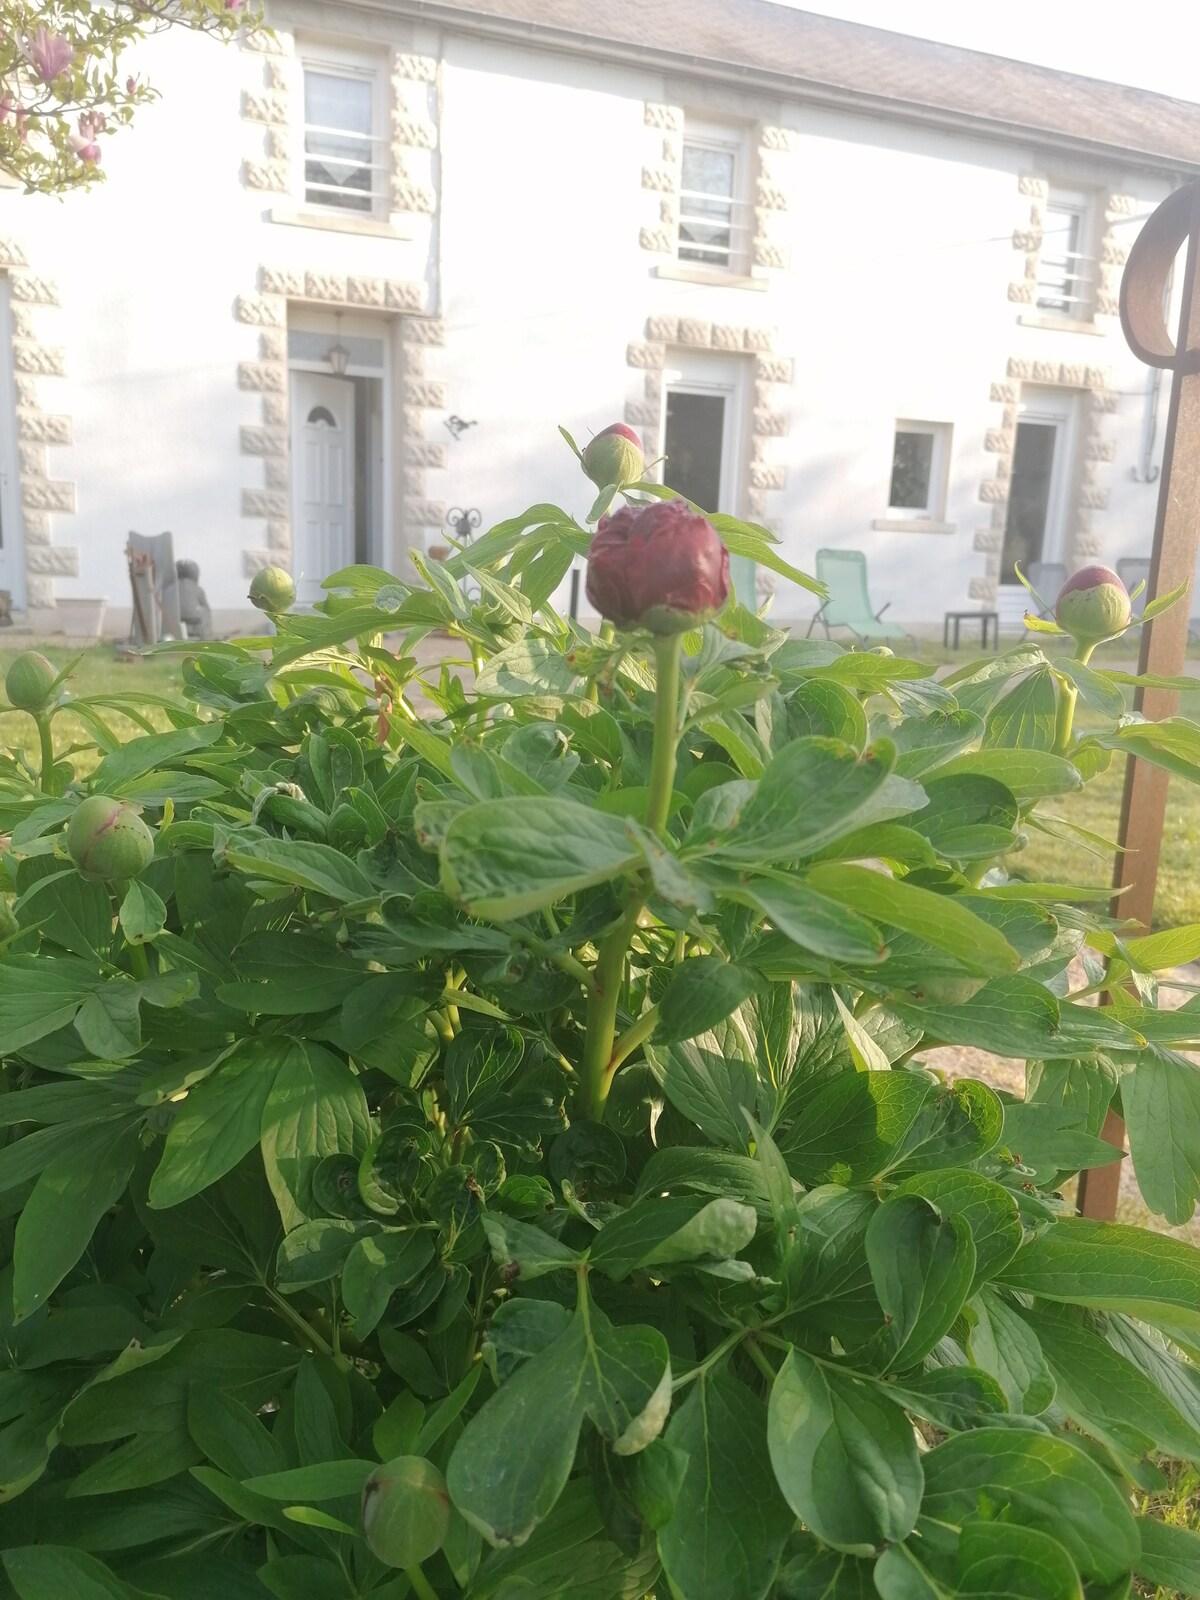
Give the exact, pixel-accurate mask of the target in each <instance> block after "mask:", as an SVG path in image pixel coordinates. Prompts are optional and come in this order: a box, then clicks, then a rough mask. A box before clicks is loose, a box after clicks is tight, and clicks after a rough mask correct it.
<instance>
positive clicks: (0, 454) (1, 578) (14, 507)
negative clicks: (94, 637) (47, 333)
mask: <svg viewBox="0 0 1200 1600" xmlns="http://www.w3.org/2000/svg"><path fill="white" fill-rule="evenodd" d="M11 351H12V325H11V319H10V315H9V308H8V280H7V279H6V278H0V362H2V365H0V589H7V590H8V592H9V594H11V595H12V603H13V605H14V607H16V609H17V610H22V609H23V608H24V605H25V556H24V547H23V543H22V529H21V506H20V496H19V489H20V476H19V472H18V457H17V427H16V414H15V408H14V405H13V381H12V371H11V365H10V364H11Z"/></svg>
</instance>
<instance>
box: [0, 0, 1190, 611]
mask: <svg viewBox="0 0 1200 1600" xmlns="http://www.w3.org/2000/svg"><path fill="white" fill-rule="evenodd" d="M268 20H269V22H270V23H271V25H272V30H273V31H272V32H271V33H270V34H260V35H252V36H249V37H248V38H247V39H246V40H245V42H244V44H243V45H242V46H241V47H231V48H228V49H224V50H223V49H221V48H219V47H218V46H216V45H214V44H213V43H212V42H210V41H208V40H206V39H200V38H194V37H191V36H187V35H178V34H170V35H167V36H164V37H163V38H161V39H159V40H157V41H155V42H154V43H153V44H152V45H150V46H147V47H146V49H145V52H144V62H139V65H144V67H145V69H146V71H147V72H148V74H149V76H150V77H151V80H152V81H153V82H154V83H155V85H156V87H158V88H159V89H160V90H161V91H162V100H161V103H159V104H158V105H156V106H154V107H152V108H149V109H147V110H146V111H144V112H143V113H141V115H140V117H139V120H138V124H137V126H136V127H135V129H134V131H133V132H131V133H128V134H124V135H122V136H121V137H119V138H117V139H114V140H113V141H112V142H111V147H110V148H109V149H107V150H106V152H105V160H106V170H107V173H108V178H107V182H106V183H105V184H103V185H102V186H100V187H98V188H97V189H96V190H94V191H93V192H92V193H90V194H77V195H72V196H70V197H68V198H66V199H64V200H51V199H45V198H41V197H27V196H24V195H22V194H19V193H18V192H15V191H8V190H6V191H2V192H0V283H2V290H3V293H2V299H0V363H3V362H5V361H6V362H7V366H8V371H7V372H4V371H3V370H2V366H0V588H3V589H7V590H8V591H9V592H10V593H11V595H12V597H13V605H14V608H15V610H16V611H17V612H18V614H19V615H24V616H25V617H27V618H28V619H29V621H30V622H31V624H32V625H34V626H36V627H38V628H40V629H43V630H45V629H52V628H53V627H54V626H55V619H56V617H58V616H61V614H62V607H61V602H63V601H72V600H74V601H80V600H84V599H90V598H97V599H98V598H105V599H107V600H108V602H109V608H110V609H109V619H110V624H111V626H112V630H113V631H119V630H120V628H121V627H122V626H123V625H124V621H125V619H127V617H128V607H129V598H128V596H129V583H128V575H127V571H126V565H125V556H124V545H125V539H126V536H127V534H128V532H129V531H130V530H135V531H137V532H139V533H143V534H153V533H159V532H161V531H163V530H167V529H169V530H171V532H172V533H173V535H174V542H175V551H176V555H177V556H180V557H188V558H191V559H193V560H195V561H197V562H198V563H199V565H200V568H201V581H202V583H203V585H204V587H205V589H206V591H207V594H208V597H209V600H210V602H211V603H212V605H213V608H214V611H215V612H216V614H217V620H218V624H219V625H223V626H225V627H234V626H238V625H239V624H240V623H243V622H245V621H246V620H247V608H246V602H245V598H244V597H245V592H246V587H247V580H248V577H249V576H250V575H252V574H253V572H254V571H255V570H256V569H258V568H259V567H261V566H263V565H266V564H279V565H283V566H287V567H289V568H291V570H292V571H293V572H294V573H295V575H296V577H297V580H298V582H299V584H300V587H301V593H302V595H308V596H310V597H311V596H313V595H315V594H316V593H317V592H319V591H318V586H319V582H320V579H321V578H322V577H323V576H324V575H325V574H326V573H328V572H329V571H331V570H334V569H336V568H337V567H340V566H342V565H345V564H346V563H348V562H350V561H354V560H359V561H368V562H371V563H373V564H375V565H378V566H382V567H386V568H388V569H390V570H392V571H396V572H399V573H401V574H404V573H406V572H408V571H411V568H410V567H409V563H408V560H407V554H408V552H409V551H410V550H412V549H422V550H426V551H429V550H432V551H433V552H434V553H435V554H436V553H437V552H438V550H439V549H440V548H444V547H445V546H446V545H447V543H448V536H457V535H456V529H455V527H454V525H453V524H454V523H455V522H456V521H457V520H459V519H458V517H457V516H456V514H457V513H471V512H477V513H478V518H477V519H472V520H477V522H478V525H479V526H481V527H483V528H486V527H487V526H489V525H490V524H491V523H493V522H495V521H498V520H500V519H501V518H503V517H507V516H510V515H512V514H514V513H515V512H517V511H519V510H521V509H523V508H524V507H526V506H528V505H530V504H533V503H536V502H539V501H546V500H557V501H559V502H560V503H562V504H564V505H566V506H568V507H570V508H572V509H573V510H575V511H576V512H577V513H579V514H580V515H582V514H583V513H584V512H585V511H586V509H587V504H588V499H589V496H588V494H587V493H586V490H587V488H588V485H587V484H586V483H585V482H584V480H583V479H582V477H581V476H580V474H579V470H578V466H577V464H576V463H575V461H574V460H573V458H572V457H571V455H570V454H569V452H568V451H567V449H566V448H565V446H564V445H563V443H562V441H561V439H560V437H559V435H558V432H557V425H558V424H562V425H563V426H565V427H566V428H568V429H569V430H570V431H571V433H572V434H574V436H575V437H576V438H577V439H579V440H581V441H586V439H587V437H588V436H589V433H590V431H592V430H598V429H599V428H601V427H604V426H605V425H607V424H608V423H610V422H612V421H614V420H620V419H624V420H626V421H628V422H629V423H630V424H632V425H633V426H634V427H636V428H637V429H638V430H639V432H640V433H641V434H642V436H643V439H644V440H645V442H646V445H647V453H648V455H649V456H651V457H655V456H662V455H665V456H666V458H667V460H666V464H665V466H663V467H660V468H659V469H658V470H660V471H662V472H663V473H664V474H665V477H666V481H668V482H670V483H672V484H674V485H675V486H676V487H679V488H681V489H683V490H684V491H685V492H687V493H688V494H689V495H690V496H691V497H692V498H694V499H697V500H698V501H699V502H701V503H702V504H704V505H706V507H708V508H710V509H715V510H721V511H727V512H732V513H735V514H738V515H741V516H743V517H746V518H749V519H751V520H754V521H758V522H761V523H763V524H765V525H766V526H767V527H769V528H770V529H772V530H773V531H774V532H775V533H776V534H777V535H778V536H779V538H780V540H781V541H782V553H783V554H785V555H786V556H787V558H788V559H789V560H791V561H792V562H794V563H795V564H796V565H798V566H800V567H803V568H805V569H807V570H813V569H814V566H815V562H816V553H817V551H818V550H819V549H822V548H828V547H832V548H842V549H853V550H861V551H862V552H863V553H864V554H865V556H866V560H867V565H868V571H869V575H870V585H871V591H872V595H873V597H874V600H875V603H876V604H877V605H878V604H882V603H883V602H884V601H889V602H890V603H891V608H892V609H891V613H890V615H892V616H895V617H896V618H897V619H898V620H899V621H901V622H903V623H905V624H907V625H909V626H911V627H913V628H914V629H916V630H918V631H928V630H929V629H930V628H931V627H937V626H940V624H941V620H942V617H943V614H944V613H945V612H948V611H954V610H958V611H970V610H979V609H983V610H998V611H999V612H1000V613H1001V616H1002V618H1003V619H1004V620H1005V621H1006V622H1008V623H1011V625H1012V626H1014V627H1015V626H1018V625H1019V623H1018V619H1019V615H1020V611H1021V601H1022V599H1023V594H1022V591H1020V590H1019V588H1018V587H1017V585H1016V582H1015V577H1014V572H1013V564H1014V562H1016V561H1019V562H1021V563H1022V564H1023V565H1024V564H1026V563H1032V562H1038V561H1041V562H1049V563H1054V564H1059V565H1062V566H1065V567H1066V568H1067V569H1068V570H1071V569H1072V568H1074V567H1076V566H1078V565H1081V564H1083V563H1084V562H1087V561H1092V560H1103V561H1106V562H1109V563H1112V564H1115V563H1116V562H1117V561H1118V560H1122V559H1127V558H1137V557H1143V556H1146V555H1148V554H1149V547H1150V539H1151V532H1152V528H1153V520H1154V505H1155V498H1156V494H1157V488H1156V485H1155V482H1154V480H1155V478H1156V477H1157V474H1158V468H1159V465H1160V462H1161V446H1162V421H1163V419H1165V414H1166V395H1165V392H1163V393H1161V394H1160V392H1159V382H1158V379H1157V378H1156V377H1155V376H1154V375H1152V374H1149V373H1148V372H1147V370H1146V369H1145V368H1144V367H1142V366H1141V365H1140V364H1139V363H1138V362H1137V361H1136V359H1135V358H1134V357H1133V356H1132V354H1131V353H1130V352H1129V350H1128V349H1127V347H1126V345H1125V343H1124V340H1123V338H1122V335H1121V330H1120V325H1119V322H1118V319H1117V315H1116V313H1117V293H1118V288H1119V280H1120V273H1121V268H1122V265H1123V263H1124V261H1125V259H1126V256H1127V254H1128V251H1129V247H1130V244H1131V243H1132V240H1133V238H1134V237H1135V236H1136V233H1137V229H1138V227H1139V225H1140V220H1141V219H1142V218H1144V217H1145V216H1146V215H1147V214H1148V213H1149V212H1150V211H1151V210H1152V209H1153V208H1154V206H1155V205H1156V204H1157V203H1158V202H1159V201H1160V200H1162V199H1163V198H1164V196H1165V195H1167V194H1168V193H1169V192H1170V191H1171V189H1172V188H1173V187H1175V186H1177V185H1178V184H1179V183H1181V182H1183V181H1186V180H1187V179H1189V178H1191V177H1194V176H1196V175H1198V174H1200V105H1191V104H1185V103H1182V102H1178V101H1171V100H1167V99H1164V98H1162V97H1159V96H1155V95H1151V94H1147V93H1143V92H1140V91H1136V90H1132V89H1125V88H1120V87H1116V86H1113V85H1108V84H1100V83H1094V82H1091V81H1089V80H1085V79H1081V78H1076V77H1072V76H1070V75H1067V74H1063V73H1056V72H1051V71H1048V70H1044V69H1040V68H1035V67H1031V66H1025V65H1021V64H1019V63H1014V62H1007V61H1001V60H999V59H996V58H991V57H986V56H980V55H976V54H973V53H971V52H968V51H961V50H956V49H950V48H948V47H942V46H936V45H931V44H928V43H925V42H923V41H918V40H912V39H906V38H903V37H902V36H899V35H896V34H888V33H883V32H880V31H878V30H873V29H867V28H861V27H858V26H855V25H853V24H847V23H840V22H833V21H831V20H829V19H827V18H822V17H816V16H812V15H809V14H806V13H803V12H797V11H792V10H789V9H787V8H785V7H782V6H777V5H773V4H770V3H768V0H663V3H656V4H651V5H646V4H645V3H635V0H608V3H607V4H606V5H604V6H596V5H594V4H587V3H585V0H486V3H484V4H477V5H467V4H458V3H457V0H361V3H344V4H343V3H332V0H269V4H268ZM739 577H740V582H741V584H742V587H743V589H745V588H746V587H747V586H748V585H749V584H750V582H751V578H750V574H749V573H747V572H745V571H742V572H741V573H740V574H739ZM760 579H761V575H760ZM761 588H762V584H761V581H760V592H761ZM563 599H564V604H565V593H564V597H563ZM813 610H814V603H813V601H812V599H811V597H810V596H808V595H806V594H803V593H800V592H799V591H792V590H790V588H789V587H788V586H787V585H784V586H782V587H781V589H780V592H779V594H778V596H777V598H776V602H775V611H774V616H775V617H776V618H777V619H779V620H781V621H784V622H788V623H791V624H792V625H794V626H799V627H801V628H803V627H806V626H807V625H808V621H809V619H810V618H811V616H812V613H813Z"/></svg>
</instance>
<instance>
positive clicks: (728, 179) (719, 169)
mask: <svg viewBox="0 0 1200 1600" xmlns="http://www.w3.org/2000/svg"><path fill="white" fill-rule="evenodd" d="M683 188H684V191H685V192H686V191H688V190H689V189H691V190H698V191H699V192H700V193H701V194H717V195H724V197H725V198H726V199H729V198H730V197H731V196H732V194H733V151H732V150H710V149H709V148H708V147H707V146H706V145H702V144H685V145H684V147H683Z"/></svg>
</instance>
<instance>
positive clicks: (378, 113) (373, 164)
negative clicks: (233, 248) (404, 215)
mask: <svg viewBox="0 0 1200 1600" xmlns="http://www.w3.org/2000/svg"><path fill="white" fill-rule="evenodd" d="M299 57H300V59H299V63H298V70H299V85H298V87H299V94H298V96H297V99H298V104H299V108H300V114H299V126H298V130H297V131H298V135H299V136H298V138H297V140H296V144H297V151H296V170H295V180H294V190H295V194H296V201H297V204H298V205H300V206H302V207H303V209H304V210H305V211H306V212H309V213H312V214H313V215H317V216H321V217H328V218H330V219H331V220H332V219H334V218H340V219H342V220H343V221H344V220H346V219H348V218H350V219H352V218H358V219H359V220H362V219H363V218H368V217H370V218H374V219H375V220H376V221H385V220H386V219H387V216H388V213H389V212H390V210H391V196H390V190H391V164H390V161H389V159H388V152H389V140H388V137H387V121H388V107H387V80H386V78H385V75H384V62H383V58H382V57H381V56H377V55H372V54H371V53H369V52H368V51H363V50H350V49H346V48H344V47H342V46H338V45H332V44H326V43H323V42H321V41H317V40H314V41H311V42H306V41H304V40H301V41H300V46H299ZM309 71H312V72H321V73H326V74H327V75H329V76H330V77H336V78H351V79H355V80H357V81H359V82H366V83H367V84H369V85H370V89H371V132H370V134H369V135H367V137H368V138H369V140H370V143H371V161H370V170H371V196H370V197H371V205H370V208H369V209H368V208H367V207H365V206H364V207H363V208H362V209H361V210H359V209H358V208H356V207H351V206H339V205H335V204H333V202H332V201H328V200H325V201H323V200H321V199H320V198H319V197H317V196H310V195H309V192H308V189H309V185H308V179H307V166H308V152H307V150H306V148H305V146H306V145H307V142H308V131H309V126H310V125H309V123H308V121H307V118H306V116H305V110H304V103H305V82H304V80H305V74H306V73H308V72H309ZM325 131H337V130H325ZM347 136H348V137H356V138H357V137H360V135H347Z"/></svg>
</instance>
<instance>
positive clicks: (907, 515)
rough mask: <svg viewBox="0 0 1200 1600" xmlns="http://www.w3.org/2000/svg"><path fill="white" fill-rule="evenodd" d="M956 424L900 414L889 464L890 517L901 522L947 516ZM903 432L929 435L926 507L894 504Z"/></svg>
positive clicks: (888, 515) (925, 520) (888, 518)
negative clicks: (894, 478)
mask: <svg viewBox="0 0 1200 1600" xmlns="http://www.w3.org/2000/svg"><path fill="white" fill-rule="evenodd" d="M953 431H954V430H953V424H951V423H949V422H924V421H920V420H918V419H916V418H911V417H897V419H896V426H895V427H894V428H893V430H892V459H891V462H890V464H889V466H888V485H887V498H888V507H887V520H888V521H901V522H942V521H943V520H944V519H945V515H946V491H947V486H948V483H949V478H950V444H951V436H952V434H953ZM901 433H923V434H930V435H932V438H933V451H932V454H931V455H930V459H929V493H928V495H927V496H926V501H927V503H926V504H925V505H923V506H894V505H892V503H891V500H892V476H893V473H894V471H895V465H896V437H897V435H898V434H901Z"/></svg>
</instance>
